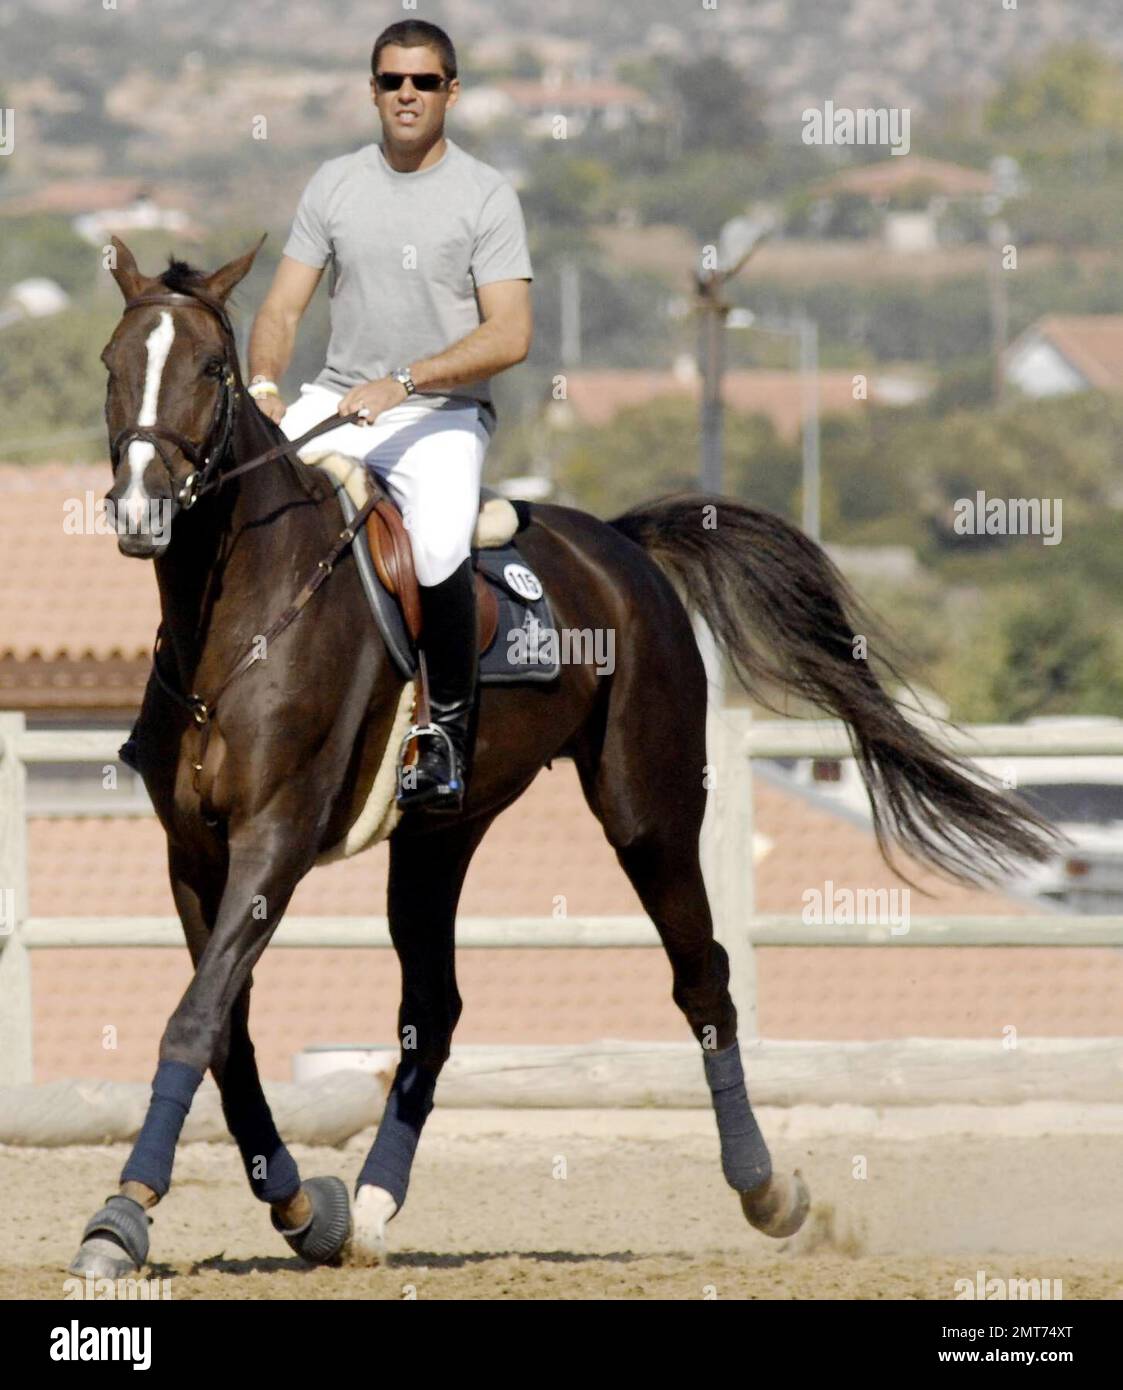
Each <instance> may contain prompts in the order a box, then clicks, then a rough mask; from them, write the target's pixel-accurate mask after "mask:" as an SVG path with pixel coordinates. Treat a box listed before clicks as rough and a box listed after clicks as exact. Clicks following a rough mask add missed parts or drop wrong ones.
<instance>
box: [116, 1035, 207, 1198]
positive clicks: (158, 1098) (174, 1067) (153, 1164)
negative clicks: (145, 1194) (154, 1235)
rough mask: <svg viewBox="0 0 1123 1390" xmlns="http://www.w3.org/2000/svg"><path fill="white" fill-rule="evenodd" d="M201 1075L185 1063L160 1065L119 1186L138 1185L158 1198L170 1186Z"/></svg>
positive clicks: (164, 1063)
mask: <svg viewBox="0 0 1123 1390" xmlns="http://www.w3.org/2000/svg"><path fill="white" fill-rule="evenodd" d="M202 1079H203V1073H202V1072H201V1071H197V1070H196V1069H195V1068H194V1067H191V1066H188V1064H187V1063H186V1062H161V1063H160V1065H159V1066H158V1067H157V1068H156V1076H155V1078H154V1080H153V1082H152V1099H151V1100H150V1101H149V1102H148V1114H147V1115H146V1116H145V1117H144V1125H143V1127H142V1129H141V1131H140V1133H139V1134H138V1135H137V1140H136V1143H135V1144H134V1145H133V1151H132V1153H131V1154H130V1155H129V1161H128V1162H127V1163H126V1164H125V1167H124V1169H123V1170H122V1172H121V1181H122V1182H141V1183H143V1184H144V1185H145V1187H150V1188H151V1189H152V1191H153V1192H155V1193H156V1195H157V1197H162V1196H163V1195H164V1193H165V1192H167V1190H168V1188H169V1187H170V1186H171V1183H172V1162H173V1161H174V1159H175V1146H176V1143H177V1141H178V1140H179V1132H180V1130H181V1129H182V1128H183V1122H184V1120H185V1119H186V1118H187V1112H188V1110H190V1109H191V1102H192V1100H193V1099H194V1096H195V1092H196V1091H197V1090H198V1089H199V1083H200V1082H201V1081H202Z"/></svg>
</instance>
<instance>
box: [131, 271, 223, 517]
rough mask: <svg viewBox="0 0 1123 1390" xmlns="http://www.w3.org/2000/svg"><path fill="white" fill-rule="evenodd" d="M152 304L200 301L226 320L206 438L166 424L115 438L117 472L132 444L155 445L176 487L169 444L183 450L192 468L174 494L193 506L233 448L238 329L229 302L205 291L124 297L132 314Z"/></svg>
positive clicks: (139, 428) (180, 304) (135, 428)
mask: <svg viewBox="0 0 1123 1390" xmlns="http://www.w3.org/2000/svg"><path fill="white" fill-rule="evenodd" d="M150 304H166V305H169V306H171V307H172V308H183V307H187V306H190V305H192V304H197V305H199V306H200V307H201V308H204V309H207V310H209V311H210V312H211V313H212V314H213V315H214V316H215V318H217V319H218V321H219V323H220V324H221V326H222V330H223V344H222V357H223V371H222V377H221V379H220V382H219V389H218V394H217V395H216V397H215V403H214V411H213V413H212V415H211V421H210V424H209V426H208V427H207V433H206V437H205V438H204V439H203V442H202V443H201V444H197V443H195V441H194V440H192V439H188V438H187V436H186V435H184V434H180V432H179V430H173V429H171V428H170V427H169V426H167V425H126V426H125V428H124V429H123V430H119V431H118V432H117V434H116V435H114V437H113V439H112V440H111V441H110V444H109V457H110V461H111V462H112V465H113V469H114V471H116V469H117V465H118V464H119V462H120V460H121V455H122V453H123V452H124V450H125V449H127V448H128V446H129V445H130V444H132V443H134V442H136V441H137V440H141V441H143V442H144V443H146V444H151V445H152V447H153V448H154V449H155V450H156V452H157V453H158V454H159V455H160V458H161V460H162V461H163V464H164V467H165V468H166V469H167V471H168V477H169V479H170V480H171V482H172V484H173V487H174V485H175V474H174V472H173V471H172V461H171V458H170V454H169V452H168V449H169V446H170V448H172V449H178V450H179V451H180V453H181V454H183V456H184V458H186V459H187V460H188V461H189V462H190V464H191V472H190V473H189V474H188V475H187V477H186V478H185V479H184V481H183V482H182V483H181V484H180V485H179V487H178V488H177V489H176V493H175V496H176V501H177V502H178V503H179V505H180V506H181V507H182V508H183V510H184V511H190V510H191V508H192V507H193V506H194V505H195V503H196V502H197V501H198V500H199V497H200V495H201V494H202V493H203V492H205V491H209V490H210V487H211V486H212V484H213V482H214V477H215V474H216V472H217V470H218V468H219V465H220V464H221V462H222V460H223V458H224V457H225V456H226V453H227V450H228V449H229V448H230V440H231V436H232V435H233V433H234V419H235V415H236V413H237V408H238V399H239V397H240V395H241V392H240V391H239V390H237V383H238V372H237V362H236V358H235V357H234V356H233V354H232V352H231V349H232V348H233V346H234V329H233V326H232V325H231V323H230V316H229V315H228V314H227V312H226V309H225V308H224V306H223V305H222V304H221V303H220V302H219V301H218V300H217V299H215V298H214V297H213V296H211V295H209V294H207V293H206V292H205V291H203V290H191V291H190V292H189V293H188V292H184V293H178V292H176V291H174V290H168V291H167V292H165V293H162V294H161V293H152V294H141V295H137V296H136V297H135V298H134V299H128V300H126V301H125V312H126V313H127V312H128V311H129V310H130V309H142V308H145V307H146V306H148V305H150Z"/></svg>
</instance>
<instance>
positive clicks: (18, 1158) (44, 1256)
mask: <svg viewBox="0 0 1123 1390" xmlns="http://www.w3.org/2000/svg"><path fill="white" fill-rule="evenodd" d="M1022 1109H1023V1110H1024V1109H1026V1108H1025V1107H1022ZM1104 1109H1107V1107H1104ZM976 1113H977V1112H976ZM823 1114H824V1112H820V1118H819V1120H818V1121H817V1120H816V1119H815V1117H814V1116H812V1117H811V1118H810V1119H808V1118H807V1117H804V1119H803V1120H802V1121H801V1122H799V1121H797V1120H796V1119H795V1118H793V1115H792V1114H790V1113H789V1114H788V1115H787V1116H786V1117H785V1116H784V1115H783V1114H782V1113H781V1112H772V1114H769V1113H767V1112H765V1113H762V1114H761V1116H760V1118H761V1122H762V1125H763V1127H764V1130H765V1133H766V1134H767V1135H768V1136H769V1138H770V1142H771V1143H772V1149H773V1156H774V1159H775V1161H776V1163H777V1166H788V1167H799V1168H800V1169H801V1170H802V1172H803V1173H804V1175H805V1177H806V1178H807V1180H808V1182H809V1183H810V1186H811V1192H812V1201H813V1205H812V1211H811V1216H810V1218H809V1220H808V1222H807V1225H806V1227H805V1228H804V1230H803V1231H802V1232H801V1233H800V1234H799V1235H798V1236H797V1237H795V1238H793V1239H792V1240H790V1241H785V1242H779V1243H776V1242H772V1241H769V1240H767V1239H766V1238H765V1237H763V1236H761V1235H758V1234H757V1233H756V1232H755V1231H753V1230H751V1229H750V1228H749V1227H748V1226H747V1225H746V1224H745V1222H744V1220H743V1218H742V1217H741V1214H740V1208H739V1205H738V1203H737V1200H736V1198H735V1196H734V1195H733V1194H732V1193H731V1192H730V1191H729V1189H728V1188H727V1187H726V1186H725V1185H724V1182H723V1181H722V1178H721V1173H720V1167H719V1163H718V1158H717V1141H716V1136H715V1133H714V1130H713V1120H712V1118H711V1117H710V1115H709V1114H708V1113H705V1112H701V1111H697V1112H696V1111H503V1112H497V1111H464V1110H461V1111H456V1110H447V1111H441V1110H440V1109H438V1110H437V1111H436V1112H435V1113H434V1115H433V1117H432V1119H431V1121H430V1124H429V1128H428V1130H427V1132H426V1135H425V1139H424V1141H423V1143H422V1145H421V1149H420V1152H419V1155H418V1160H417V1166H416V1168H415V1173H414V1180H413V1185H412V1187H411V1190H410V1198H409V1202H408V1204H407V1206H406V1208H405V1210H404V1211H403V1212H402V1214H401V1215H400V1216H399V1217H398V1218H397V1219H396V1220H395V1221H394V1223H393V1225H392V1226H391V1228H390V1232H391V1237H392V1241H391V1248H392V1252H393V1253H392V1255H391V1260H390V1263H389V1264H388V1265H387V1266H385V1267H383V1268H381V1269H375V1270H360V1269H334V1270H333V1269H314V1270H310V1269H307V1268H305V1267H304V1266H303V1265H302V1264H301V1262H300V1261H298V1260H297V1259H295V1258H294V1257H292V1256H291V1255H290V1254H289V1252H288V1250H287V1247H286V1246H285V1245H284V1243H283V1242H282V1240H281V1238H280V1237H279V1236H278V1235H276V1234H275V1233H274V1232H273V1230H272V1228H271V1227H270V1224H269V1219H268V1213H267V1209H266V1208H264V1207H262V1206H259V1205H258V1204H257V1203H256V1202H255V1201H254V1200H253V1199H252V1197H251V1196H250V1195H249V1190H248V1188H247V1186H246V1183H245V1179H244V1176H243V1174H242V1171H241V1165H240V1163H239V1160H238V1158H237V1155H236V1153H235V1151H234V1149H233V1147H232V1146H230V1145H219V1144H192V1145H185V1146H184V1147H183V1148H181V1150H180V1153H179V1156H178V1158H177V1160H176V1170H175V1182H174V1184H173V1187H172V1190H171V1192H170V1194H169V1195H168V1197H167V1198H166V1199H165V1200H164V1202H163V1203H162V1204H161V1205H160V1207H159V1208H158V1209H157V1212H156V1219H155V1225H154V1226H153V1229H152V1259H153V1262H154V1263H153V1266H152V1268H151V1269H150V1270H149V1271H148V1272H149V1273H150V1274H156V1275H161V1276H163V1277H170V1278H171V1280H172V1297H173V1298H175V1299H185V1298H221V1299H237V1298H262V1299H279V1298H395V1299H398V1298H408V1297H417V1298H457V1299H461V1298H465V1299H467V1298H472V1299H475V1298H512V1299H542V1298H546V1299H553V1298H565V1299H570V1298H573V1299H576V1298H594V1299H601V1298H624V1299H647V1298H660V1299H702V1298H706V1297H715V1296H716V1297H718V1298H722V1299H731V1298H737V1299H740V1298H825V1299H831V1298H920V1299H949V1298H953V1297H954V1295H955V1281H956V1280H957V1279H963V1278H968V1279H971V1280H972V1281H973V1280H974V1279H975V1277H976V1271H977V1270H979V1269H983V1270H985V1271H986V1276H987V1277H988V1278H993V1277H994V1276H996V1275H997V1276H1000V1277H1003V1278H1009V1277H1014V1276H1017V1277H1021V1278H1042V1279H1060V1280H1061V1281H1062V1284H1063V1294H1064V1297H1066V1298H1092V1299H1105V1298H1106V1299H1111V1298H1121V1297H1123V1196H1121V1193H1120V1185H1119V1182H1118V1173H1119V1161H1120V1148H1121V1145H1123V1134H1121V1133H1119V1132H1109V1130H1110V1129H1111V1126H1109V1125H1106V1124H1098V1125H1097V1124H1096V1123H1094V1122H1093V1123H1083V1124H1077V1125H1076V1126H1075V1127H1074V1126H1071V1125H1069V1126H1066V1132H1064V1133H1057V1134H1052V1135H1049V1134H1040V1133H1033V1134H1030V1133H1027V1132H1026V1131H1027V1130H1032V1129H1034V1127H1035V1124H1037V1123H1038V1122H1034V1123H1030V1124H1028V1125H1027V1124H1026V1123H1024V1122H1012V1123H996V1122H995V1121H994V1112H991V1116H990V1117H988V1121H987V1124H986V1126H984V1130H985V1131H989V1132H983V1133H978V1132H976V1133H959V1134H957V1133H949V1132H946V1116H945V1117H943V1118H942V1119H941V1118H940V1117H936V1120H935V1121H934V1122H932V1123H929V1124H927V1125H926V1124H925V1123H924V1122H923V1117H919V1118H918V1117H917V1115H916V1114H915V1112H914V1114H913V1115H912V1116H911V1117H908V1120H907V1123H906V1122H902V1121H901V1120H900V1118H899V1117H896V1118H895V1117H892V1116H887V1117H879V1116H875V1115H874V1114H873V1112H868V1111H867V1112H855V1113H854V1114H852V1115H850V1117H849V1120H847V1117H846V1116H845V1115H842V1117H841V1120H840V1117H839V1115H834V1116H829V1115H828V1117H827V1119H826V1120H824V1119H823ZM1023 1120H1024V1117H1023ZM941 1127H944V1129H945V1132H928V1131H937V1130H940V1129H941ZM906 1135H907V1136H908V1137H903V1136H906ZM371 1137H372V1135H371V1134H364V1135H359V1136H356V1138H354V1139H352V1140H351V1141H350V1142H349V1143H348V1144H347V1145H345V1146H344V1147H342V1148H339V1149H327V1148H303V1147H296V1148H295V1149H294V1152H295V1155H296V1158H297V1161H298V1162H299V1164H300V1166H301V1171H302V1172H303V1173H304V1174H305V1175H306V1176H312V1175H313V1174H315V1173H321V1172H328V1173H337V1174H339V1175H340V1176H341V1177H343V1178H344V1179H345V1180H346V1181H347V1182H348V1183H351V1182H353V1180H354V1177H355V1175H356V1173H357V1172H358V1169H359V1166H360V1164H361V1162H362V1158H363V1155H364V1153H365V1151H366V1149H367V1147H368V1145H369V1143H370V1139H371ZM125 1154H126V1147H125V1146H124V1145H114V1146H107V1147H102V1148H89V1147H83V1148H68V1149H18V1148H0V1189H2V1190H3V1192H4V1195H5V1209H6V1212H7V1217H6V1219H5V1223H4V1236H5V1241H4V1245H5V1251H6V1263H5V1264H4V1265H3V1266H0V1298H42V1299H50V1298H61V1297H62V1296H63V1293H64V1290H63V1281H64V1279H65V1278H66V1275H65V1273H64V1266H65V1264H66V1263H67V1261H68V1260H69V1259H70V1258H71V1257H72V1255H73V1254H74V1251H75V1250H76V1248H77V1245H78V1240H79V1236H80V1233H81V1229H82V1225H83V1223H84V1221H85V1220H86V1218H87V1217H88V1216H89V1215H90V1214H91V1213H92V1212H93V1211H94V1210H95V1209H96V1208H97V1206H98V1205H99V1204H100V1202H101V1200H102V1199H103V1198H104V1197H105V1196H106V1194H107V1193H109V1192H111V1191H113V1190H114V1187H115V1179H116V1175H117V1173H118V1172H119V1170H120V1167H121V1164H122V1162H123V1160H124V1158H125ZM859 1157H864V1158H865V1160H866V1168H867V1174H868V1176H866V1177H864V1178H861V1177H855V1176H854V1174H855V1170H856V1168H857V1169H858V1170H859V1171H860V1164H858V1163H857V1159H858V1158H859ZM562 1174H564V1176H563V1175H562Z"/></svg>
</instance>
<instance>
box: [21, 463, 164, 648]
mask: <svg viewBox="0 0 1123 1390" xmlns="http://www.w3.org/2000/svg"><path fill="white" fill-rule="evenodd" d="M109 482H110V476H109V466H108V464H100V465H75V466H63V465H47V466H43V467H39V466H30V465H29V466H22V465H17V464H0V555H3V556H4V567H5V574H6V576H7V582H6V583H4V584H3V585H2V586H0V657H3V656H5V655H12V656H15V657H17V658H19V659H21V660H28V659H31V658H33V657H35V656H36V655H38V656H42V657H45V658H47V659H51V658H55V657H58V656H61V655H64V654H69V655H70V656H76V657H80V656H84V655H92V656H95V657H99V658H102V659H106V658H110V657H113V656H122V657H126V658H133V657H136V658H140V657H147V656H148V654H149V653H150V652H151V650H152V639H153V637H154V636H155V633H156V626H157V623H158V622H159V616H160V610H159V602H158V598H157V593H156V576H155V573H154V571H153V569H152V566H151V565H150V564H145V563H143V562H140V561H136V560H129V559H126V558H125V557H124V556H122V555H121V554H120V553H119V552H118V550H117V543H116V540H115V539H114V537H113V536H112V535H99V534H96V533H92V532H86V533H82V532H79V533H78V534H73V533H71V530H70V529H68V525H67V519H68V518H70V517H73V518H74V519H76V520H79V521H80V522H81V524H83V525H84V524H85V522H86V520H87V519H88V518H89V517H92V516H94V515H96V513H95V510H94V509H95V506H96V503H97V502H98V501H99V500H100V499H101V498H102V497H104V495H105V493H106V492H107V491H108V488H109ZM47 575H49V576H50V577H51V582H49V583H43V582H42V580H43V576H47Z"/></svg>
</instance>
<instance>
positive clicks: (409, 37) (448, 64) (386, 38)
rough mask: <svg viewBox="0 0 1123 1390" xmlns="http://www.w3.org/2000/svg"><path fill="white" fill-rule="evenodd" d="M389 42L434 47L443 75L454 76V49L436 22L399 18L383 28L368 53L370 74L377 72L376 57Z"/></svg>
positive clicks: (408, 46) (400, 46)
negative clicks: (370, 51)
mask: <svg viewBox="0 0 1123 1390" xmlns="http://www.w3.org/2000/svg"><path fill="white" fill-rule="evenodd" d="M391 44H395V45H396V46H397V47H399V48H435V49H436V50H437V56H438V57H439V58H440V60H441V67H442V68H443V69H444V75H445V77H447V78H449V79H451V78H453V77H455V76H456V49H455V48H453V46H452V40H451V39H450V38H449V36H448V35H447V34H446V33H445V31H444V30H443V29H441V28H438V26H437V25H436V24H429V23H428V22H427V21H426V20H424V19H401V20H399V21H398V23H397V24H391V25H390V27H389V28H388V29H383V31H382V33H381V34H379V36H378V38H377V39H375V41H374V52H373V53H372V54H371V55H370V70H371V75H372V76H373V75H374V74H375V73H377V72H378V59H379V57H380V56H381V54H382V50H383V49H384V48H389V46H390V45H391Z"/></svg>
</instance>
